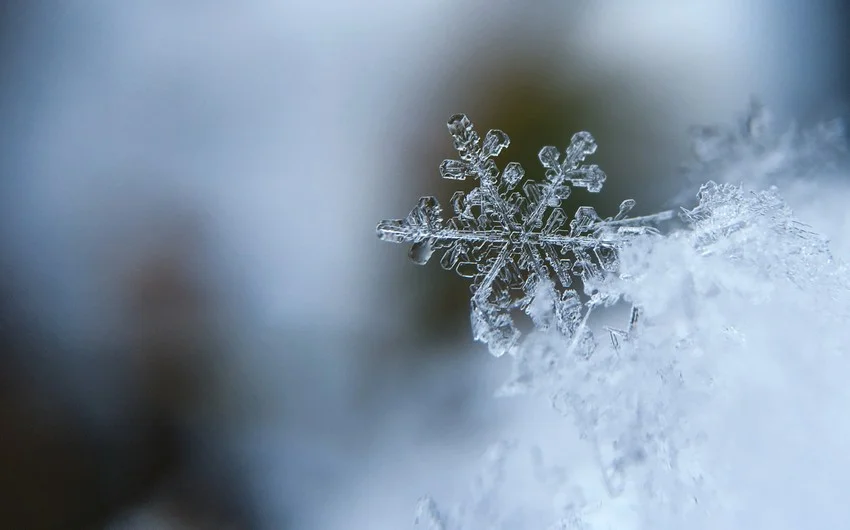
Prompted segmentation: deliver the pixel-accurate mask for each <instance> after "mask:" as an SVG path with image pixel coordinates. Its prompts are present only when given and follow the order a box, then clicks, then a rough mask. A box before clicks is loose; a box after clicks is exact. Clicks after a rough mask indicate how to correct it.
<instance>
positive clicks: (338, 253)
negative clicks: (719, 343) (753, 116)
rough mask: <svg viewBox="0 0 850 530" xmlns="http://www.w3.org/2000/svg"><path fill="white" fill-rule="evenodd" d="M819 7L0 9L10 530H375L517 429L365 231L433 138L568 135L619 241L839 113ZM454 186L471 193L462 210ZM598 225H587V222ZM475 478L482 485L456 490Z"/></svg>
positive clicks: (824, 5) (523, 150)
mask: <svg viewBox="0 0 850 530" xmlns="http://www.w3.org/2000/svg"><path fill="white" fill-rule="evenodd" d="M848 22H850V10H848V8H847V6H846V5H845V4H844V3H843V2H839V1H837V0H836V1H834V2H831V1H826V0H825V1H816V2H813V1H804V0H771V1H768V0H752V1H740V0H712V1H708V0H706V1H696V2H681V1H676V0H643V1H640V2H637V1H635V2H628V1H625V0H624V1H612V2H604V3H603V2H588V1H578V0H576V1H566V0H560V1H555V0H539V1H536V2H521V1H519V0H511V1H508V0H489V1H483V0H463V1H457V0H455V1H448V0H408V1H406V2H397V1H393V2H391V1H388V0H376V1H373V2H365V3H364V2H356V3H355V2H346V1H341V0H329V1H326V2H302V1H272V0H268V1H260V0H256V1H242V2H230V1H222V2H201V1H197V0H195V1H193V0H183V1H181V2H173V1H165V0H149V1H147V2H112V1H107V0H80V1H75V2H59V1H38V0H30V1H25V0H6V1H5V2H3V3H2V5H0V67H2V72H3V75H2V78H0V79H2V82H0V124H2V125H0V139H2V142H0V175H2V181H0V251H2V253H1V254H0V270H2V274H0V294H2V298H0V315H1V316H0V341H2V342H0V344H2V353H0V525H2V526H3V527H4V528H16V529H17V528H21V529H30V528H32V529H54V528H55V529H65V528H163V529H170V528H212V529H218V528H228V529H230V528H233V529H242V528H260V529H266V528H268V529H273V530H281V529H290V528H328V529H335V528H346V529H350V528H376V529H380V528H387V529H397V528H405V527H409V526H410V525H411V524H412V514H413V508H414V505H415V502H416V499H417V497H418V496H420V495H421V494H424V493H428V492H433V491H434V490H440V491H450V490H451V488H453V487H455V486H454V484H455V482H456V481H455V480H454V476H455V475H456V474H457V473H460V472H461V471H462V470H463V469H464V467H465V466H466V465H467V462H469V461H470V459H471V455H476V454H478V453H480V451H481V448H482V447H483V445H482V444H484V443H486V442H487V441H488V440H491V439H493V438H494V436H496V434H497V433H498V432H499V431H500V429H502V428H503V426H504V425H505V423H506V422H507V418H510V417H511V415H512V414H516V410H515V407H514V406H513V405H511V404H509V403H505V402H497V401H493V400H491V398H490V394H491V393H492V390H493V389H494V388H495V385H496V384H497V383H498V379H499V374H500V369H501V366H502V365H503V364H504V363H503V362H500V361H496V360H494V359H492V358H490V357H489V356H488V355H487V354H486V349H485V348H484V347H483V346H482V345H480V344H476V343H473V342H472V341H471V331H470V329H469V318H468V292H469V291H468V288H467V286H466V282H465V281H464V280H463V279H462V278H456V277H454V276H452V275H450V274H448V273H445V272H443V271H442V270H441V269H440V268H439V265H438V264H436V263H432V264H429V265H427V266H425V267H424V268H423V267H417V266H415V265H413V264H411V263H410V262H409V261H408V260H407V257H406V252H407V249H405V248H402V247H400V246H396V245H389V244H385V243H381V242H379V241H378V240H377V238H376V237H375V231H374V227H375V225H376V224H377V222H378V221H379V220H381V219H384V218H400V217H404V216H405V215H406V214H407V212H408V211H409V210H410V208H411V207H412V206H413V205H414V204H415V202H416V200H417V198H418V197H419V196H420V195H430V194H434V195H436V196H437V197H438V198H439V199H440V200H441V201H442V202H443V204H447V203H448V199H449V197H450V196H451V193H452V192H453V191H454V190H455V189H468V187H469V186H471V184H470V183H457V182H448V181H441V179H440V178H439V174H438V172H437V167H438V165H439V163H440V162H441V161H442V160H443V159H444V158H447V157H452V154H453V153H452V150H451V141H450V138H449V136H448V134H447V132H446V129H445V122H446V119H447V118H448V117H449V116H450V115H452V114H454V113H457V112H465V113H467V114H468V115H469V116H470V117H471V118H472V120H473V121H474V122H475V123H476V125H477V127H478V130H479V132H481V133H484V132H486V130H487V129H489V128H500V129H503V130H504V131H506V132H507V133H508V134H509V135H510V137H511V139H512V145H511V147H510V148H509V149H508V150H507V151H506V152H505V153H503V154H502V156H501V160H502V162H504V161H507V160H516V161H519V162H521V163H522V164H523V166H524V167H525V168H526V171H527V174H528V175H529V176H531V177H532V178H536V177H538V176H540V175H541V174H542V173H541V172H540V171H539V169H538V163H537V160H536V153H537V151H538V150H539V148H540V147H541V146H543V145H550V144H552V145H557V146H559V147H561V148H563V147H564V146H565V145H566V144H567V143H568V142H569V138H570V136H571V135H572V133H573V132H575V131H578V130H589V131H591V132H592V133H593V135H594V136H595V137H596V139H597V141H598V142H599V145H600V148H599V151H598V153H597V155H595V157H594V162H595V163H598V164H600V165H601V166H602V167H603V169H605V171H606V172H607V173H608V182H607V183H606V188H605V190H604V191H605V193H603V194H601V195H600V196H591V197H585V196H584V194H581V193H579V192H577V193H576V195H575V196H576V200H577V201H578V200H581V201H584V203H585V204H591V205H594V206H596V207H597V209H598V210H599V211H600V212H611V213H614V212H615V211H616V206H617V205H618V204H619V202H620V201H621V200H622V199H624V198H626V197H633V198H635V199H636V200H637V201H638V206H637V210H636V212H637V213H648V212H650V211H652V210H655V209H658V208H660V207H662V206H663V205H668V206H669V201H670V199H671V197H674V196H677V194H679V193H680V192H681V191H682V188H683V186H686V185H687V183H685V182H683V181H682V177H681V176H680V173H678V169H679V166H680V164H681V162H682V161H683V160H685V159H686V158H687V156H688V152H689V144H688V136H687V134H686V132H687V130H688V128H689V127H690V126H691V125H694V124H701V123H728V122H734V120H736V119H737V118H738V117H739V116H740V114H741V113H742V112H744V111H746V108H747V105H748V102H749V99H750V97H751V96H752V95H756V96H758V97H759V98H760V99H761V100H762V101H763V102H764V103H765V104H767V105H768V106H769V107H770V108H771V109H772V110H773V111H774V113H776V114H777V115H778V116H780V118H782V119H786V120H790V119H792V118H793V119H796V120H798V121H800V122H803V123H815V122H818V121H820V120H824V119H830V118H835V117H841V116H844V115H845V114H846V95H847V92H848V88H850V78H848V73H850V71H849V70H848V63H847V60H846V57H847V45H848V44H850V40H848V39H850V33H848V31H847V29H846V28H847V27H848ZM458 185H460V187H458ZM603 215H605V214H603ZM472 464H474V462H472Z"/></svg>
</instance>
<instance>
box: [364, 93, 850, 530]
mask: <svg viewBox="0 0 850 530" xmlns="http://www.w3.org/2000/svg"><path fill="white" fill-rule="evenodd" d="M754 109H755V110H754V111H753V112H751V115H750V118H749V119H748V120H746V121H745V122H744V124H742V127H741V129H740V130H739V131H738V132H735V133H734V134H731V133H729V134H727V133H728V132H729V131H728V130H726V131H727V132H726V133H721V132H718V131H720V129H717V130H714V132H712V133H711V134H709V133H706V134H704V135H703V136H702V137H701V142H702V143H701V144H699V146H698V147H699V149H701V151H699V152H697V153H696V156H697V160H696V162H695V163H694V164H692V165H691V166H690V168H691V170H694V168H700V169H699V171H700V174H703V175H706V176H710V177H712V178H714V179H713V180H710V179H707V182H705V183H704V184H702V185H701V186H700V189H699V192H698V193H697V195H696V199H697V204H696V205H695V206H692V207H688V208H683V209H681V211H680V212H679V217H680V219H681V225H680V226H679V228H678V229H676V230H671V231H669V232H668V233H663V234H662V233H661V232H660V231H659V230H658V229H656V228H655V226H653V225H655V224H656V223H657V222H658V221H662V220H665V219H668V218H670V216H671V214H670V213H669V212H664V213H662V214H659V215H655V216H649V217H642V218H634V219H630V218H628V217H626V215H627V213H628V212H629V210H630V209H631V208H632V206H633V202H632V201H624V202H623V205H622V206H621V209H620V213H619V214H617V215H615V216H612V217H608V218H605V219H603V218H601V217H600V216H599V215H598V214H597V213H596V212H595V211H594V210H593V209H592V208H588V207H584V206H582V207H579V208H578V209H577V211H576V213H575V215H574V216H573V217H572V219H570V220H567V218H566V215H565V214H564V213H563V209H562V203H563V201H564V199H566V198H567V197H568V196H569V194H570V191H571V189H572V188H574V187H585V188H587V189H588V190H589V191H591V192H595V191H599V190H600V188H601V186H602V184H603V183H604V180H605V178H604V174H603V173H602V172H601V170H599V168H597V167H596V166H589V165H585V163H584V160H585V158H586V157H587V156H588V155H590V154H592V153H593V152H594V151H595V144H594V143H593V141H592V138H591V137H590V135H588V134H586V133H580V134H578V135H576V136H574V137H573V141H572V143H571V144H570V146H569V147H568V148H567V150H566V153H565V154H564V156H563V157H561V156H560V155H559V154H558V153H557V151H555V150H554V148H544V149H543V150H541V152H540V160H541V162H542V164H543V166H544V167H545V168H546V175H545V180H544V181H543V182H540V183H538V182H535V181H526V182H525V183H524V184H522V185H521V182H522V179H523V176H524V175H523V171H522V169H521V168H520V167H519V166H517V165H512V164H507V165H506V166H505V168H504V169H503V170H502V171H501V172H500V171H499V169H498V168H497V166H496V164H495V162H494V160H493V157H494V156H496V155H498V154H499V153H500V152H501V151H502V150H503V149H504V148H505V147H507V144H508V138H507V135H505V134H504V133H503V132H501V131H490V133H488V134H487V135H486V136H485V139H484V141H483V142H482V141H480V139H479V137H478V135H477V134H476V133H475V132H474V130H473V129H472V126H471V124H470V123H469V121H468V120H467V119H466V118H465V117H463V116H456V117H454V118H453V119H452V121H451V122H450V124H449V129H450V131H451V132H452V134H453V136H454V138H455V147H456V148H457V149H458V151H459V153H460V158H459V159H458V160H449V161H445V162H443V164H442V165H441V172H442V173H443V176H444V177H446V178H453V179H465V178H474V179H477V182H478V187H477V188H475V189H474V190H473V191H472V192H470V193H469V194H468V195H463V194H462V193H460V192H458V193H456V194H455V196H454V198H453V200H452V204H453V210H454V214H455V215H454V217H452V218H450V219H449V220H448V221H444V220H443V218H442V217H441V211H440V207H439V204H438V203H437V201H436V199H434V198H433V197H425V198H423V199H421V200H420V203H419V206H418V207H417V208H415V209H414V210H413V212H411V214H410V215H409V216H408V217H407V218H406V219H404V220H394V221H384V222H382V223H381V224H380V225H379V227H378V234H379V236H381V237H382V238H383V239H385V240H389V241H394V242H410V243H412V244H413V248H412V249H411V258H413V259H414V261H417V262H419V263H425V262H426V261H427V260H428V258H429V257H430V256H431V254H432V253H433V252H435V251H437V250H440V251H444V254H443V256H442V258H443V260H442V261H443V266H444V267H445V268H448V269H453V270H456V271H457V272H459V273H461V274H462V275H464V276H467V277H469V278H471V279H472V282H473V286H472V290H473V295H472V321H473V329H474V330H475V336H476V338H477V339H479V340H482V341H484V342H486V343H487V344H488V346H490V349H491V351H492V352H493V353H495V354H496V355H499V354H502V353H505V352H510V353H511V354H512V358H511V363H512V373H511V375H510V377H509V378H508V380H507V381H506V382H505V384H504V385H503V386H502V387H501V389H500V390H499V394H500V395H503V396H513V395H517V394H531V395H533V396H535V395H536V396H542V397H544V398H545V399H546V400H547V401H549V402H550V403H551V404H552V405H553V407H554V408H555V410H556V411H558V412H559V413H561V414H562V415H563V417H564V418H566V419H568V421H567V422H564V423H565V424H567V425H568V426H569V428H567V429H566V430H555V429H554V428H552V430H551V431H548V432H546V433H544V435H543V437H544V439H545V440H546V441H549V442H551V441H552V440H554V441H555V442H556V444H557V450H556V454H561V456H564V453H565V456H567V458H568V459H569V460H568V461H567V462H566V463H560V464H559V465H558V466H554V465H552V464H551V463H550V464H549V465H545V464H544V463H543V461H542V457H540V458H538V457H536V456H535V457H534V458H533V459H532V462H530V463H529V462H527V461H525V460H524V456H523V455H524V453H523V451H521V450H519V448H520V447H521V445H522V443H520V442H516V441H511V442H510V443H504V442H503V443H500V444H496V445H494V446H493V447H492V448H491V449H490V450H489V451H488V452H487V453H486V454H485V456H484V462H483V463H482V471H481V474H480V476H479V478H478V479H477V480H476V481H475V483H474V487H473V488H472V491H471V492H470V493H469V495H468V496H467V498H466V499H465V500H464V501H463V502H459V503H453V504H448V505H447V508H446V509H440V508H438V507H437V505H436V503H435V502H434V501H433V500H431V499H430V498H426V499H425V500H423V501H422V503H420V507H419V512H418V516H417V521H418V524H419V525H420V526H422V527H425V528H431V529H435V530H460V529H478V528H490V529H494V530H502V529H504V530H507V529H513V528H545V529H548V530H556V529H557V530H567V529H570V530H578V529H581V530H597V529H610V528H617V529H618V530H623V529H652V530H662V529H670V530H678V529H681V528H689V529H714V528H788V529H793V528H804V527H820V528H824V527H830V528H831V527H836V526H842V527H844V526H847V525H848V524H850V508H847V507H846V506H847V505H846V503H844V502H843V501H842V498H841V492H843V491H846V490H847V488H850V478H847V477H850V473H847V470H850V456H848V454H847V452H846V441H847V436H848V435H850V432H848V431H847V429H846V427H844V426H843V425H837V423H839V424H840V423H841V422H836V418H841V417H843V415H845V413H846V410H847V407H848V406H850V390H848V389H847V385H846V382H845V376H844V374H846V373H847V372H848V371H850V356H848V355H847V353H848V350H847V333H846V326H847V324H846V323H847V322H848V321H850V271H848V268H847V266H846V265H845V264H844V263H843V262H841V260H839V259H836V258H835V257H834V256H833V255H832V253H831V252H830V248H829V243H828V241H827V240H826V239H825V238H824V237H822V236H820V235H819V234H818V233H816V232H815V231H814V230H812V229H811V228H810V227H809V226H808V225H806V224H805V223H803V222H801V221H800V220H799V219H797V218H796V217H795V215H794V213H793V212H792V210H791V208H790V207H789V206H788V204H787V203H786V202H785V201H784V200H783V198H782V197H781V196H780V192H779V188H778V187H776V186H770V187H767V189H760V188H762V187H764V186H763V184H766V183H780V184H781V183H782V182H784V180H783V179H792V178H793V177H795V176H800V175H802V176H805V177H808V176H810V175H811V173H810V172H811V171H819V170H820V169H819V168H823V167H826V166H825V165H823V164H827V165H828V164H829V163H830V162H829V161H830V160H837V158H834V156H833V155H835V154H836V153H837V152H838V151H839V150H837V147H836V146H838V145H839V143H837V140H836V137H835V134H837V133H835V130H836V129H829V128H822V129H819V130H820V131H821V133H818V134H816V135H814V136H812V135H806V134H798V133H796V132H795V133H793V134H785V135H777V134H775V133H774V132H772V129H771V128H770V126H769V123H768V120H767V117H766V114H763V113H762V111H761V110H760V108H755V107H754ZM829 131H832V132H829ZM819 146H820V147H819ZM818 153H822V154H823V156H822V157H819V155H818ZM779 155H781V158H776V156H779ZM742 175H749V177H750V178H749V179H743V180H744V183H743V184H742V183H741V182H740V180H741V179H739V178H738V177H739V176H742ZM753 186H755V187H756V188H757V189H752V188H753ZM517 188H519V189H517ZM576 280H577V281H576ZM578 282H581V284H582V287H583V292H579V290H578V289H577V288H576V284H577V283H578ZM617 301H625V302H627V303H628V304H630V305H631V312H630V313H629V314H627V315H620V317H621V318H622V319H621V320H619V321H620V322H623V321H625V322H627V324H626V325H625V326H620V327H609V328H607V330H608V332H609V335H610V338H611V341H597V340H596V339H595V338H594V335H593V334H592V333H591V329H594V330H595V329H599V328H602V329H606V328H605V327H604V325H603V324H604V322H603V323H593V322H591V320H590V316H591V313H592V312H593V311H594V310H595V308H598V307H605V306H607V307H611V306H612V305H613V304H614V303H615V302H617ZM515 309H521V310H523V311H524V312H525V314H526V315H528V317H529V318H530V319H531V320H532V322H533V323H534V329H533V330H532V331H531V332H529V333H528V334H527V335H526V336H525V337H524V338H523V341H522V342H521V343H520V342H519V340H518V337H519V334H518V332H517V331H516V327H515V325H514V323H513V320H512V317H511V312H512V311H513V310H515ZM597 314H598V313H594V315H597ZM618 318H619V317H618ZM547 428H548V427H547ZM519 430H520V431H522V429H519ZM521 434H523V435H524V437H528V436H530V435H531V433H529V432H527V430H525V431H522V432H521ZM814 436H817V440H814V439H813V437H814ZM568 444H571V445H568ZM579 446H580V448H581V449H583V452H579V451H576V450H577V448H578V447H579ZM566 447H569V449H565V448H566ZM529 469H531V470H532V473H531V474H532V477H530V478H529V477H527V476H524V475H527V474H528V470H529ZM801 477H802V478H801ZM804 478H805V479H804ZM528 491H533V492H534V494H527V492H528ZM765 491H767V492H770V493H765ZM524 494H525V496H523V495H524ZM813 514H815V515H814V516H813ZM818 521H819V522H820V523H818ZM824 521H826V522H828V524H823V522H824ZM837 521H840V523H836V522H837Z"/></svg>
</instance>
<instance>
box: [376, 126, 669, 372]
mask: <svg viewBox="0 0 850 530" xmlns="http://www.w3.org/2000/svg"><path fill="white" fill-rule="evenodd" d="M448 128H449V133H450V134H451V136H452V138H453V139H454V148H455V149H456V150H457V151H458V155H459V157H458V159H454V160H445V161H443V163H442V164H440V174H441V175H442V177H443V178H446V179H454V180H465V179H467V178H472V179H475V180H477V181H478V187H476V188H475V189H473V190H472V191H470V192H469V193H468V194H464V193H463V192H461V191H458V192H455V194H454V195H453V196H452V199H451V203H452V210H453V213H454V215H453V216H452V217H451V218H449V219H448V220H444V219H443V217H442V208H441V207H440V204H439V202H438V201H437V199H436V198H435V197H422V198H421V199H419V203H418V204H417V205H416V207H414V208H413V210H412V211H411V212H410V214H408V216H407V217H406V218H404V219H393V220H386V221H382V222H381V223H380V224H379V225H378V227H377V233H378V236H379V237H380V238H381V239H383V240H384V241H391V242H394V243H412V247H411V249H410V259H411V260H413V261H414V262H416V263H418V264H425V263H426V262H427V261H428V260H429V259H430V257H431V255H432V254H433V253H434V252H436V251H442V252H443V255H442V258H441V260H440V264H441V265H442V266H443V268H445V269H447V270H454V271H456V272H457V273H458V274H460V275H461V276H464V277H467V278H470V279H472V300H471V318H472V330H473V333H474V336H475V339H476V340H479V341H482V342H484V343H485V344H487V345H488V347H489V348H490V352H491V353H492V354H493V355H495V356H497V357H498V356H501V355H503V354H504V353H509V352H513V351H515V349H516V346H517V344H518V343H519V337H520V333H519V331H518V329H517V327H516V325H515V323H514V321H513V318H512V317H511V311H512V310H514V309H520V310H524V311H526V312H527V313H530V314H531V313H533V312H534V308H533V307H532V306H531V302H532V300H533V299H534V296H535V293H536V292H538V290H539V289H540V288H544V289H555V290H556V292H557V295H556V296H554V297H551V298H550V299H549V300H548V301H547V303H549V304H551V305H554V308H555V311H554V313H553V314H552V318H549V319H542V318H535V319H534V320H535V324H536V325H537V327H548V326H549V325H550V324H555V326H556V327H557V328H558V329H559V330H560V331H561V332H562V333H564V334H568V335H571V334H573V332H574V331H575V330H576V329H577V328H578V327H580V326H581V322H582V318H583V316H584V312H583V311H581V310H579V311H576V308H577V307H578V306H579V305H580V301H579V296H578V292H577V291H576V289H575V288H574V287H573V281H574V279H575V278H578V279H580V280H581V281H582V282H583V283H584V284H585V285H589V284H591V283H593V282H595V281H597V280H599V279H600V278H601V277H603V276H604V275H605V274H607V273H610V272H614V271H616V268H617V250H618V248H619V247H620V246H622V245H623V244H624V243H625V242H626V241H628V240H629V239H630V238H632V237H634V236H636V235H639V234H645V233H651V232H654V231H655V229H654V228H653V227H652V226H650V225H651V223H654V222H659V221H663V220H666V219H669V218H670V217H672V213H671V212H664V213H660V214H657V215H653V216H648V217H636V218H629V217H628V213H629V211H630V210H631V209H632V208H633V207H634V204H635V202H634V201H633V200H631V199H629V200H625V201H623V202H622V203H621V204H620V209H619V212H618V213H617V214H616V215H615V216H613V217H607V218H602V217H600V216H599V214H597V213H596V210H595V209H594V208H592V207H590V206H581V207H579V208H578V210H576V213H575V215H574V216H573V217H572V219H569V218H568V217H567V215H566V214H565V213H564V209H563V208H562V202H563V201H565V200H566V199H567V198H568V197H569V196H570V192H571V190H572V188H573V187H582V188H586V189H587V190H588V191H590V192H593V193H597V192H599V191H601V190H602V185H603V183H604V182H605V178H606V177H605V173H604V172H603V171H602V170H601V169H600V168H599V167H598V166H596V165H594V164H585V163H584V162H585V158H586V157H588V156H590V155H592V154H593V153H594V152H596V142H595V141H594V139H593V137H592V136H591V135H590V133H587V132H580V133H576V134H575V135H573V137H572V140H571V141H570V144H569V146H568V147H567V148H566V150H565V151H564V153H563V154H562V153H561V152H560V151H559V150H558V149H557V148H556V147H552V146H547V147H544V148H543V149H541V150H540V153H539V155H538V157H539V159H540V163H541V164H542V165H543V167H544V168H545V169H546V172H545V179H544V180H542V181H535V180H525V181H523V177H524V175H525V171H524V170H523V168H522V166H520V165H519V164H518V163H516V162H510V163H508V164H506V165H505V167H504V168H503V169H502V170H499V168H498V166H497V165H496V161H495V160H494V158H495V157H496V156H498V155H499V154H500V153H501V152H502V150H504V149H505V148H506V147H508V145H509V144H510V139H509V138H508V135H507V134H505V133H504V132H503V131H500V130H496V129H493V130H490V131H489V132H488V133H487V134H486V135H485V136H484V139H483V140H482V139H481V137H480V136H479V135H478V133H477V132H476V131H475V129H474V128H473V125H472V122H471V121H470V120H469V118H467V117H466V116H465V115H463V114H457V115H455V116H452V117H451V118H450V119H449V122H448ZM593 303H598V300H594V302H593Z"/></svg>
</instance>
